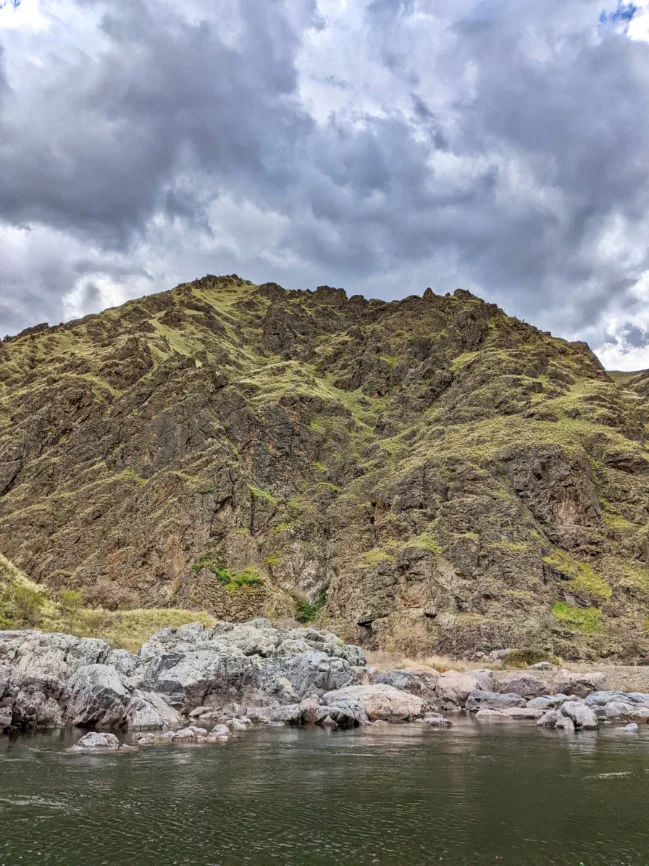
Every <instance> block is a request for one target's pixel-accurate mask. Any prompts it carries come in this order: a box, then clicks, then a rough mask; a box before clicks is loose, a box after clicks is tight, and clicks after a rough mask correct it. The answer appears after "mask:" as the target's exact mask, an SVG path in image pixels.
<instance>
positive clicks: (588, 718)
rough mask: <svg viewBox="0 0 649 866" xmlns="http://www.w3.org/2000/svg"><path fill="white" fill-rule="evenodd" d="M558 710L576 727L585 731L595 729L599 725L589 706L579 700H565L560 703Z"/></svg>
mask: <svg viewBox="0 0 649 866" xmlns="http://www.w3.org/2000/svg"><path fill="white" fill-rule="evenodd" d="M559 712H560V713H561V714H562V715H563V716H566V717H567V718H569V719H571V720H572V721H573V722H574V725H575V727H576V728H583V729H584V730H585V731H588V730H596V729H597V728H598V727H599V723H598V721H597V716H596V715H595V713H594V712H593V710H592V709H591V708H590V707H587V706H586V704H584V703H582V702H581V701H566V703H565V704H561V709H560V710H559Z"/></svg>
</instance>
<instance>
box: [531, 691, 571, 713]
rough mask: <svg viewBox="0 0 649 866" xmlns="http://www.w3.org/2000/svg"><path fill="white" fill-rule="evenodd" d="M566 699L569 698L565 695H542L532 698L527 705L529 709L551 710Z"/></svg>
mask: <svg viewBox="0 0 649 866" xmlns="http://www.w3.org/2000/svg"><path fill="white" fill-rule="evenodd" d="M567 700H570V699H569V698H568V696H567V695H542V696H541V697H540V698H532V700H531V701H528V702H527V706H528V707H529V708H530V709H531V710H553V709H556V708H557V707H560V706H561V704H564V703H565V702H566V701H567Z"/></svg>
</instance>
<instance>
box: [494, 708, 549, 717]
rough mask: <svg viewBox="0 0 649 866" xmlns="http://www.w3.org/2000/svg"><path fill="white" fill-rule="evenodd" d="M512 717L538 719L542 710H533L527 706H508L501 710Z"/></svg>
mask: <svg viewBox="0 0 649 866" xmlns="http://www.w3.org/2000/svg"><path fill="white" fill-rule="evenodd" d="M503 712H504V713H506V714H507V715H508V716H509V717H510V718H512V719H540V718H541V716H542V715H543V710H535V709H533V708H531V707H529V706H527V707H509V709H506V710H503Z"/></svg>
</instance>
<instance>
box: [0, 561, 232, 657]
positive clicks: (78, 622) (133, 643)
mask: <svg viewBox="0 0 649 866" xmlns="http://www.w3.org/2000/svg"><path fill="white" fill-rule="evenodd" d="M189 622H201V623H203V625H205V626H208V627H209V626H213V625H214V623H215V622H216V620H215V619H214V617H212V616H210V615H209V614H207V613H205V612H202V611H201V612H196V611H191V610H180V609H176V608H168V609H167V608H143V609H140V610H120V611H111V610H104V609H102V608H89V607H85V606H84V605H83V598H82V596H81V594H80V593H78V592H75V591H73V590H63V591H62V592H61V593H60V594H59V595H58V596H55V595H54V594H53V593H52V592H51V591H50V590H49V589H47V588H46V587H43V586H40V585H39V584H37V583H34V581H32V580H30V579H29V578H28V577H27V576H26V575H25V574H24V573H23V572H22V571H20V569H18V568H16V567H15V566H14V565H13V564H12V563H11V562H9V560H8V559H6V558H5V557H4V556H2V554H0V630H7V629H27V628H35V629H40V630H41V631H53V632H64V633H66V634H74V635H77V636H78V637H96V638H101V639H102V640H106V641H108V643H110V644H111V645H112V646H114V647H118V648H123V649H128V650H131V651H134V650H136V649H137V648H138V647H140V646H141V645H142V644H143V643H144V642H145V641H147V640H148V639H149V638H150V637H151V635H152V634H154V632H156V631H158V629H161V628H166V627H169V626H171V627H174V628H177V627H178V626H181V625H185V623H189Z"/></svg>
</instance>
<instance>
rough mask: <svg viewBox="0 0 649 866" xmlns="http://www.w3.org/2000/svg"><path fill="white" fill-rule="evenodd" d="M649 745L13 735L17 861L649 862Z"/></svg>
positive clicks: (7, 859) (6, 857)
mask: <svg viewBox="0 0 649 866" xmlns="http://www.w3.org/2000/svg"><path fill="white" fill-rule="evenodd" d="M643 734H644V732H643ZM579 739H581V738H579V737H573V740H579ZM639 739H640V742H639V743H638V741H637V740H633V741H628V742H626V743H621V742H620V741H619V740H616V739H615V738H609V739H607V738H606V737H600V738H597V737H595V738H589V739H588V742H586V741H584V740H583V739H582V741H581V743H575V742H571V743H567V742H566V741H564V740H562V739H560V738H559V737H547V736H545V735H544V733H543V732H539V731H538V730H537V729H536V728H535V726H533V727H529V728H525V729H524V730H523V729H517V732H516V734H515V735H513V736H512V735H510V733H509V732H506V731H503V730H496V729H487V730H483V731H482V732H481V734H480V736H476V734H475V728H474V726H472V725H471V724H470V723H469V724H467V725H466V726H463V724H462V723H461V722H460V721H459V720H458V722H457V723H456V725H455V727H454V728H452V729H451V730H450V731H447V732H444V733H443V734H442V735H440V734H439V733H438V732H436V733H435V734H432V733H430V732H427V731H425V729H422V728H421V727H419V726H417V727H415V726H411V727H408V726H403V727H393V728H390V729H387V730H386V729H385V728H382V729H380V735H379V729H375V730H374V731H371V732H370V731H357V732H341V733H336V734H334V735H331V734H328V733H326V732H323V731H295V730H289V729H273V730H268V731H263V730H258V731H253V732H251V733H248V734H246V735H245V736H242V737H240V738H237V739H236V740H233V741H230V742H228V743H227V744H226V745H225V746H222V747H216V748H200V749H197V748H183V747H172V748H160V749H148V750H145V749H143V750H141V751H140V752H136V753H128V754H124V755H116V756H108V755H103V756H88V757H86V756H84V757H83V759H82V760H70V759H69V756H67V755H64V754H63V753H62V749H63V748H65V747H66V746H68V745H70V742H67V741H62V740H61V738H60V737H48V736H39V737H35V738H29V739H25V740H22V741H21V740H13V741H12V742H11V743H6V742H1V741H0V791H1V792H2V793H1V794H0V815H2V818H1V819H0V820H1V823H0V866H5V864H6V866H13V864H14V863H18V862H23V863H31V862H43V863H48V864H52V866H58V864H61V866H63V864H64V866H70V864H75V866H85V864H88V866H94V864H102V863H109V864H111V866H133V864H138V866H149V864H151V866H154V864H155V866H161V864H176V863H177V864H188V863H191V864H192V866H235V864H236V866H240V864H255V866H265V864H295V866H301V864H304V866H307V864H308V866H325V864H349V866H352V864H353V866H365V864H379V866H384V864H385V866H394V864H400V866H424V864H428V863H433V862H435V863H438V862H442V863H449V864H471V866H486V864H492V863H494V862H498V863H500V864H505V866H507V864H526V866H527V864H529V866H540V864H543V866H548V864H553V863H554V864H561V866H567V864H574V866H576V864H578V863H579V862H580V861H581V862H583V863H588V864H589V866H590V864H614V863H616V864H631V866H635V864H637V866H641V864H642V866H644V864H646V863H647V862H649V839H648V838H647V833H646V831H645V826H646V822H645V818H644V803H645V802H646V800H647V797H648V796H649V775H648V774H647V770H649V749H648V748H647V746H648V744H649V740H648V739H646V738H643V736H641V737H640V738H639ZM9 762H11V764H10V766H9ZM2 766H4V767H5V769H2ZM600 779H601V780H603V783H602V784H598V781H599V780H600ZM606 780H609V781H610V783H611V784H613V785H614V788H613V789H611V788H610V785H608V784H606ZM610 790H614V791H615V796H614V797H611V795H610V793H606V792H608V791H610Z"/></svg>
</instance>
